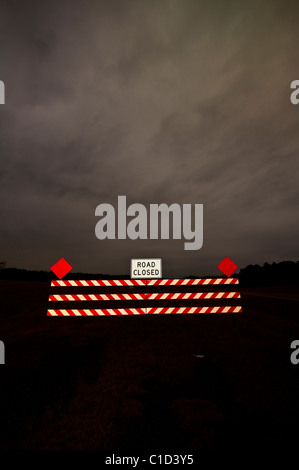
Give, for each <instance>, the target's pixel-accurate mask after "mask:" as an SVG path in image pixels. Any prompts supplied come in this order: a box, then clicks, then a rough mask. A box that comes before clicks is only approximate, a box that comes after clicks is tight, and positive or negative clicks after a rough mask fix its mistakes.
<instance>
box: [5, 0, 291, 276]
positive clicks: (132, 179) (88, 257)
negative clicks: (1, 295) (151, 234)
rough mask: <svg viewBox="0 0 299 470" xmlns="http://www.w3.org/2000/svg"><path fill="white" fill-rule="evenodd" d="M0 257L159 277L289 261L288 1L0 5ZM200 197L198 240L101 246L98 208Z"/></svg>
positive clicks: (37, 264)
mask: <svg viewBox="0 0 299 470" xmlns="http://www.w3.org/2000/svg"><path fill="white" fill-rule="evenodd" d="M0 5H1V10H2V12H1V15H0V26H1V29H0V31H1V32H0V35H1V41H0V79H1V80H3V81H4V82H5V85H6V104H5V106H1V108H0V152H1V165H0V183H1V186H0V192H1V201H2V204H1V212H0V215H1V229H0V236H1V247H2V255H1V257H2V258H5V259H6V260H7V261H8V263H9V265H15V266H21V267H33V268H40V269H47V268H48V267H49V266H51V265H52V264H53V263H54V262H55V261H56V259H57V258H59V257H61V256H64V257H66V258H67V259H68V260H69V261H70V263H71V264H72V265H73V266H74V269H75V270H85V271H87V270H90V271H99V270H100V271H106V272H108V271H110V272H116V271H118V272H128V262H129V259H130V258H131V257H134V256H158V257H159V256H160V257H162V258H163V259H164V267H165V274H167V273H169V274H174V275H178V276H182V275H185V274H190V273H192V272H195V273H199V274H200V273H203V274H204V273H211V274H212V273H213V272H217V270H216V268H215V267H216V266H217V264H218V263H219V261H220V260H221V259H222V258H223V257H224V256H229V257H231V258H232V259H233V260H234V261H235V262H236V263H237V264H239V265H240V266H244V265H246V264H249V263H254V262H260V263H262V262H264V261H266V260H268V261H274V260H280V259H284V258H288V259H297V258H298V250H297V246H298V243H297V239H298V235H299V233H298V232H299V228H298V224H297V223H296V212H297V211H296V208H297V207H298V199H299V195H298V186H299V185H298V157H297V155H298V147H299V139H298V137H297V134H298V112H299V108H298V109H297V108H296V106H293V105H291V103H290V83H291V81H292V80H294V79H298V78H299V70H298V47H297V45H298V36H299V34H298V28H297V24H296V18H297V17H298V13H299V11H298V10H299V7H298V4H297V3H296V2H293V1H287V2H283V4H282V2H279V1H270V0H269V1H264V2H262V3H261V2H257V1H256V2H249V1H243V2H236V1H228V2H223V1H216V2H203V1H187V2H186V1H182V0H180V1H168V0H165V1H144V2H138V1H133V0H132V1H109V2H104V1H98V2H93V1H83V0H82V1H78V0H76V1H60V2H58V1H45V0H42V1H26V2H20V1H6V2H5V1H2V2H1V4H0ZM118 195H126V196H127V198H128V204H130V203H133V202H139V203H143V204H145V205H148V204H150V203H159V202H166V203H172V202H177V203H179V204H183V203H192V204H195V203H203V204H204V245H203V248H202V249H201V250H199V251H197V252H192V251H190V252H187V251H184V250H183V240H181V241H169V242H168V241H150V240H147V241H130V240H128V241H107V242H103V241H102V242H100V241H99V240H97V239H96V237H95V234H94V227H95V223H96V218H95V216H94V211H95V208H96V206H97V205H98V204H100V203H103V202H110V203H113V204H114V205H116V201H117V196H118Z"/></svg>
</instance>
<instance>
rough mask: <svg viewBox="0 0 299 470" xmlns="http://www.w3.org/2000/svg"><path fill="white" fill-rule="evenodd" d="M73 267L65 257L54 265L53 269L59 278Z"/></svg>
mask: <svg viewBox="0 0 299 470" xmlns="http://www.w3.org/2000/svg"><path fill="white" fill-rule="evenodd" d="M72 269H73V268H72V266H71V265H70V264H69V263H68V262H67V261H65V259H64V258H61V259H60V260H59V261H57V263H55V264H54V265H53V266H52V268H51V271H53V273H54V274H56V276H57V277H58V278H59V279H62V278H63V277H64V276H65V275H66V274H67V273H69V272H70V271H71V270H72Z"/></svg>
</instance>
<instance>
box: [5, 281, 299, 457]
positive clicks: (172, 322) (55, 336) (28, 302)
mask: <svg viewBox="0 0 299 470" xmlns="http://www.w3.org/2000/svg"><path fill="white" fill-rule="evenodd" d="M49 292H50V285H49V283H47V282H45V283H38V282H25V281H23V282H22V281H19V282H17V281H0V298H1V314H0V315H1V316H0V339H1V340H2V341H4V343H5V352H6V364H5V365H2V366H0V381H1V382H0V383H1V386H0V414H1V431H0V434H1V435H0V449H2V450H3V449H9V450H11V449H15V450H19V449H20V450H22V449H48V450H52V449H99V450H103V451H106V452H112V451H117V452H119V453H120V454H121V453H122V452H123V453H124V452H127V451H128V449H131V450H133V451H135V453H138V451H139V452H140V451H143V452H155V453H159V452H164V453H165V452H175V453H179V451H182V452H183V453H185V454H186V453H188V452H189V453H191V452H193V451H197V450H201V449H204V450H206V449H212V450H221V449H223V448H230V449H232V452H234V449H236V448H244V449H247V450H248V451H251V452H253V451H254V450H255V449H256V448H258V447H263V446H269V447H272V448H278V447H285V448H288V447H290V448H292V447H294V446H295V447H297V446H298V444H297V443H298V442H299V427H298V423H299V407H298V405H297V401H298V397H299V380H298V378H299V364H298V365H297V366H296V365H293V364H292V363H291V362H290V354H291V350H290V344H291V342H292V341H293V340H295V339H299V321H298V316H299V294H298V288H296V287H294V286H284V287H279V286H278V287H277V286H276V287H275V288H271V287H268V288H265V289H253V288H251V289H243V290H241V294H242V299H241V304H242V306H243V312H242V313H241V314H236V315H235V316H234V318H233V317H232V315H231V314H210V315H190V316H186V315H173V316H162V315H156V316H136V317H131V316H130V317H128V316H124V317H89V318H86V317H79V318H61V317H59V318H57V319H56V320H55V319H54V318H51V317H47V316H46V311H47V308H48V307H49V306H48V295H49ZM107 304H108V303H107ZM128 305H129V304H128ZM84 307H85V306H84ZM107 308H108V305H107ZM196 354H200V355H204V358H196V357H195V355H196Z"/></svg>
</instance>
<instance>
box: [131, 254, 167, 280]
mask: <svg viewBox="0 0 299 470" xmlns="http://www.w3.org/2000/svg"><path fill="white" fill-rule="evenodd" d="M157 277H158V278H160V277H162V260H161V258H156V259H152V258H145V259H143V258H140V259H131V279H153V278H157Z"/></svg>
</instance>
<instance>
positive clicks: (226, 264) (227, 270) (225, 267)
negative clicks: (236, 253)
mask: <svg viewBox="0 0 299 470" xmlns="http://www.w3.org/2000/svg"><path fill="white" fill-rule="evenodd" d="M217 267H218V268H219V269H220V271H222V272H223V274H225V275H226V276H227V277H229V276H231V275H232V274H233V272H234V271H235V270H236V269H237V267H238V266H237V265H236V264H235V263H234V262H233V261H232V260H230V259H229V258H228V257H227V256H226V257H225V258H224V259H223V260H222V261H221V263H220V264H218V266H217Z"/></svg>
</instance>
